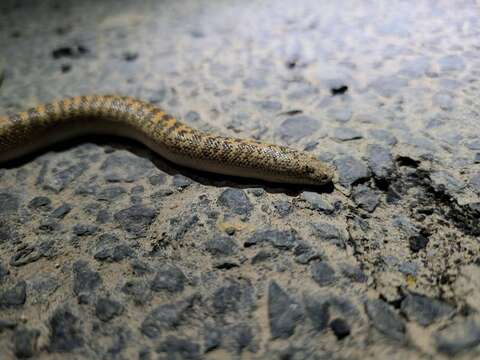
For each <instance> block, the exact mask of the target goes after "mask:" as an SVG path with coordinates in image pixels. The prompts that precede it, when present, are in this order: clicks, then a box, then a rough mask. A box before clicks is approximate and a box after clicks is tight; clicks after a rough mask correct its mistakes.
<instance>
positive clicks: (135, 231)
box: [113, 205, 157, 237]
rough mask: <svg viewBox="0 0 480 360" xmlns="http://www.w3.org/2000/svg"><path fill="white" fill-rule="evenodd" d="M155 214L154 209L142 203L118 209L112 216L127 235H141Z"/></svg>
mask: <svg viewBox="0 0 480 360" xmlns="http://www.w3.org/2000/svg"><path fill="white" fill-rule="evenodd" d="M156 216H157V213H156V211H155V209H152V208H149V207H145V206H143V205H133V206H131V207H129V208H126V209H123V210H120V211H118V212H117V213H115V214H114V215H113V218H114V219H115V221H117V222H118V223H119V224H120V225H121V227H122V228H123V229H124V230H125V231H126V232H127V233H128V234H129V235H131V236H133V237H141V236H143V235H145V233H146V232H147V230H148V227H149V226H150V225H151V224H152V222H153V221H154V220H155V217H156Z"/></svg>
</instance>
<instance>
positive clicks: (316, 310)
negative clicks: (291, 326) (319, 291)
mask: <svg viewBox="0 0 480 360" xmlns="http://www.w3.org/2000/svg"><path fill="white" fill-rule="evenodd" d="M329 308H330V304H329V303H328V301H326V300H324V299H319V298H318V297H313V296H307V297H306V298H305V310H306V313H307V316H308V317H309V319H310V321H311V322H312V325H313V328H314V329H315V330H317V331H319V332H320V331H323V330H325V329H326V328H327V325H328V321H329V319H330V312H329Z"/></svg>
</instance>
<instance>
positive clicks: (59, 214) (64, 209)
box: [51, 203, 72, 219]
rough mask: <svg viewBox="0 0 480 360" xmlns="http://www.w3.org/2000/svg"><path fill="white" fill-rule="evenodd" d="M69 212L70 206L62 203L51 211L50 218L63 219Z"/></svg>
mask: <svg viewBox="0 0 480 360" xmlns="http://www.w3.org/2000/svg"><path fill="white" fill-rule="evenodd" d="M71 210H72V206H71V205H70V204H67V203H63V204H62V205H60V206H59V207H57V208H56V209H55V210H53V211H52V213H51V216H52V217H53V218H55V219H63V218H64V217H65V216H66V215H67V214H68V213H69V212H70V211H71Z"/></svg>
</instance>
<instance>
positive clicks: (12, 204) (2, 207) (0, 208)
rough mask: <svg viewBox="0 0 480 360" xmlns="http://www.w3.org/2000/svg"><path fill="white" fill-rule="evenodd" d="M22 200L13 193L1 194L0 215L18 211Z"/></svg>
mask: <svg viewBox="0 0 480 360" xmlns="http://www.w3.org/2000/svg"><path fill="white" fill-rule="evenodd" d="M19 206H20V200H19V198H18V197H17V196H16V195H15V194H12V193H11V192H0V214H5V215H7V214H13V213H16V212H17V211H18V208H19Z"/></svg>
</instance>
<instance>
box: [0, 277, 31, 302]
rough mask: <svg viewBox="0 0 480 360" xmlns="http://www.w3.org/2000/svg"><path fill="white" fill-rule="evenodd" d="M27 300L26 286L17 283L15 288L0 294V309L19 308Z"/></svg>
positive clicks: (20, 282)
mask: <svg viewBox="0 0 480 360" xmlns="http://www.w3.org/2000/svg"><path fill="white" fill-rule="evenodd" d="M26 300H27V284H26V283H25V281H19V282H18V283H17V284H16V285H15V286H13V287H11V288H8V289H6V290H3V291H1V292H0V309H1V308H12V307H19V306H22V305H23V304H25V301H26Z"/></svg>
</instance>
